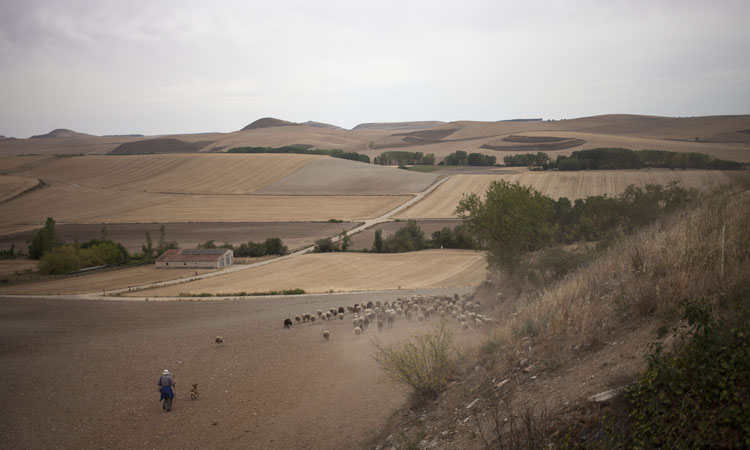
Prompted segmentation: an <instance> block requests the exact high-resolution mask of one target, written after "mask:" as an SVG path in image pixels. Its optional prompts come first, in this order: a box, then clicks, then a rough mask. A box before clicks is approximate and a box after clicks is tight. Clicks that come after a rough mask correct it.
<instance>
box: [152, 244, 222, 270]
mask: <svg viewBox="0 0 750 450" xmlns="http://www.w3.org/2000/svg"><path fill="white" fill-rule="evenodd" d="M232 263H234V252H233V251H232V250H230V249H228V248H198V249H185V250H177V249H171V250H167V251H166V252H164V253H162V255H161V256H160V257H159V258H158V259H157V260H156V268H157V269H172V268H176V269H185V268H189V269H193V268H195V269H222V268H224V267H229V266H231V265H232Z"/></svg>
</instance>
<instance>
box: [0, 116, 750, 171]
mask: <svg viewBox="0 0 750 450" xmlns="http://www.w3.org/2000/svg"><path fill="white" fill-rule="evenodd" d="M41 137H46V138H52V139H43V138H41ZM156 139H173V140H176V141H166V140H162V141H158V140H156ZM749 141H750V116H748V115H742V116H740V115H736V116H705V117H685V118H675V117H657V116H645V115H630V114H609V115H601V116H592V117H581V118H576V119H570V120H554V121H550V120H546V121H539V120H534V121H501V122H478V121H469V120H464V121H456V122H447V123H445V122H439V121H419V122H381V123H363V124H360V125H357V126H356V127H354V128H353V129H351V130H345V129H342V128H339V127H337V126H335V125H330V124H325V123H320V122H314V121H308V122H304V123H295V122H290V121H286V120H281V119H276V118H271V117H265V118H262V119H258V120H256V121H254V122H252V123H250V124H248V125H247V126H245V127H244V128H243V129H242V130H239V131H236V132H231V133H202V134H180V135H169V136H150V137H137V136H102V137H97V136H91V135H86V134H83V133H77V132H74V131H70V130H65V129H58V130H54V131H53V132H50V133H47V134H46V135H40V136H38V137H35V138H33V139H15V140H9V139H2V140H0V156H3V155H6V156H10V155H21V154H36V155H58V154H102V153H109V152H112V151H113V150H115V149H117V150H116V151H115V152H114V153H173V152H196V151H198V152H203V153H213V152H221V151H226V150H228V149H230V148H233V147H249V146H255V147H281V146H287V145H299V146H305V147H308V148H309V147H314V148H321V149H341V150H345V151H355V152H359V153H364V154H366V155H368V156H369V157H370V158H371V159H372V158H374V157H375V156H378V155H379V154H380V153H382V152H383V151H388V150H404V151H418V152H423V153H425V154H427V153H434V154H435V156H436V159H437V160H438V161H439V160H441V159H442V158H443V157H445V156H446V155H448V154H449V153H453V152H455V151H457V150H463V151H466V152H481V153H485V154H489V155H494V156H496V157H497V159H498V160H499V161H502V158H503V157H504V156H505V155H508V154H515V153H528V152H532V153H536V152H538V151H545V152H548V153H549V154H550V156H552V157H555V156H556V155H560V154H563V155H565V154H570V153H571V152H573V151H576V150H582V149H588V148H596V147H625V148H630V149H633V150H643V149H657V150H668V151H680V152H698V153H707V154H711V155H714V156H716V157H718V158H721V159H728V160H734V161H743V162H746V161H750V144H748V142H749ZM139 142H141V143H139ZM127 143H133V144H135V145H133V146H131V145H126V146H125V147H120V146H122V144H127ZM134 149H135V150H134ZM196 149H197V150H196Z"/></svg>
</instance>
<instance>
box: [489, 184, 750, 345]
mask: <svg viewBox="0 0 750 450" xmlns="http://www.w3.org/2000/svg"><path fill="white" fill-rule="evenodd" d="M748 224H750V192H748V191H747V190H744V191H734V192H733V191H731V190H730V189H728V188H722V189H717V190H715V191H713V192H711V193H709V194H705V195H704V196H703V197H702V198H701V199H700V200H698V201H697V202H696V204H694V205H692V206H689V207H686V209H683V210H681V211H677V212H673V213H671V214H669V215H667V216H665V217H664V218H662V219H660V220H658V221H657V222H655V223H653V224H651V225H648V226H646V227H644V228H642V229H640V230H639V231H637V232H636V233H635V234H634V235H632V236H630V237H626V238H624V239H621V240H619V241H617V242H615V243H614V244H611V245H610V246H609V247H608V248H607V249H606V250H604V252H603V254H602V255H601V256H600V257H598V258H596V259H594V260H593V261H591V262H590V263H589V264H588V265H587V266H586V267H584V268H580V269H578V270H577V271H575V272H572V273H569V274H567V275H566V276H565V277H564V278H563V279H562V280H561V281H559V282H557V283H556V284H554V285H552V286H549V287H548V288H547V289H546V290H544V291H541V292H540V291H529V292H522V293H521V294H520V296H519V298H518V300H517V301H515V302H502V301H497V300H496V299H495V298H494V296H491V297H490V298H488V299H486V300H485V302H484V303H485V304H486V305H488V306H493V305H494V307H495V309H496V312H497V315H498V316H500V317H505V318H506V319H505V320H503V321H501V322H500V328H499V329H498V331H497V332H496V333H500V334H502V335H503V336H506V337H507V338H506V339H504V342H505V343H506V347H505V348H504V349H502V350H501V349H498V353H500V352H505V353H513V352H514V351H516V350H518V349H520V348H521V347H522V346H523V345H525V344H523V342H526V341H528V340H530V339H531V340H534V341H536V342H538V343H542V342H543V343H546V344H547V348H548V349H549V351H550V352H555V353H556V354H558V355H561V354H565V352H566V351H567V352H568V354H569V352H570V350H573V351H577V350H580V349H584V348H591V347H595V346H597V345H600V344H601V343H603V342H605V340H606V337H607V336H608V335H609V333H610V332H611V331H612V330H613V329H615V328H616V327H617V326H619V325H621V324H626V323H634V322H636V321H640V320H641V319H642V318H645V317H667V318H670V319H675V320H676V319H677V318H678V317H677V315H678V314H677V311H678V309H679V304H680V302H682V301H683V300H685V299H688V298H699V297H706V298H711V299H718V298H719V297H720V294H721V293H723V292H727V291H728V290H731V289H732V288H733V287H734V286H736V285H737V284H738V283H741V282H742V280H743V279H745V278H747V277H748V274H750V226H748ZM722 234H723V236H724V239H723V242H724V244H723V246H722ZM530 331H533V332H530ZM526 343H528V342H526Z"/></svg>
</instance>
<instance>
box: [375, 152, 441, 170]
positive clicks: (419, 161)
mask: <svg viewBox="0 0 750 450" xmlns="http://www.w3.org/2000/svg"><path fill="white" fill-rule="evenodd" d="M373 162H374V163H375V164H380V165H382V166H394V165H404V164H409V165H428V166H429V165H433V164H435V154H434V153H428V154H426V155H425V154H424V153H422V152H406V151H400V150H392V151H388V152H383V153H381V154H380V156H376V157H375V159H374V160H373Z"/></svg>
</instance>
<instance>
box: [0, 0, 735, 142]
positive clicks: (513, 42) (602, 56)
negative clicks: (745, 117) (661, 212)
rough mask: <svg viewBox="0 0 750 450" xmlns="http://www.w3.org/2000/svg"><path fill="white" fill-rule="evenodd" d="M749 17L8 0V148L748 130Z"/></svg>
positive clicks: (470, 1)
mask: <svg viewBox="0 0 750 450" xmlns="http://www.w3.org/2000/svg"><path fill="white" fill-rule="evenodd" d="M748 17H750V2H748V1H747V0H718V1H715V2H705V1H698V0H687V1H677V0H664V1H658V2H654V1H648V0H634V1H625V0H615V1H609V2H597V1H594V0H585V1H572V0H570V1H552V0H539V1H535V2H528V1H521V0H518V1H515V0H514V1H495V0H465V1H460V2H459V1H444V2H436V1H434V0H430V1H428V0H417V1H404V0H382V1H377V2H375V1H370V2H361V1H351V0H320V1H315V2H310V1H306V0H279V1H274V2H269V1H262V2H261V1H245V0H240V1H222V0H217V1H211V2H206V1H202V0H181V1H179V2H178V1H164V0H161V1H160V0H132V1H128V2H122V1H116V0H24V1H22V2H19V1H17V0H0V86H1V89H0V135H5V136H16V137H28V136H30V135H32V134H41V133H45V132H47V131H49V130H51V129H53V128H58V127H63V128H71V129H74V130H76V131H80V132H85V133H92V134H126V133H142V134H167V133H192V132H205V131H233V130H237V129H239V128H241V127H242V126H244V125H246V124H247V123H249V122H251V121H253V120H255V119H258V118H260V117H264V116H273V117H278V118H282V119H286V120H291V121H297V122H303V121H307V120H315V121H321V122H328V123H333V124H336V125H339V126H342V127H345V128H351V127H353V126H355V125H356V124H357V123H361V122H377V121H407V120H444V121H451V120H462V119H467V120H501V119H510V118H528V117H543V118H552V119H559V118H573V117H581V116H587V115H596V114H605V113H634V114H653V115H668V116H693V115H713V114H748V113H749V112H750V111H749V109H750V51H748V43H750V25H748Z"/></svg>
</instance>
